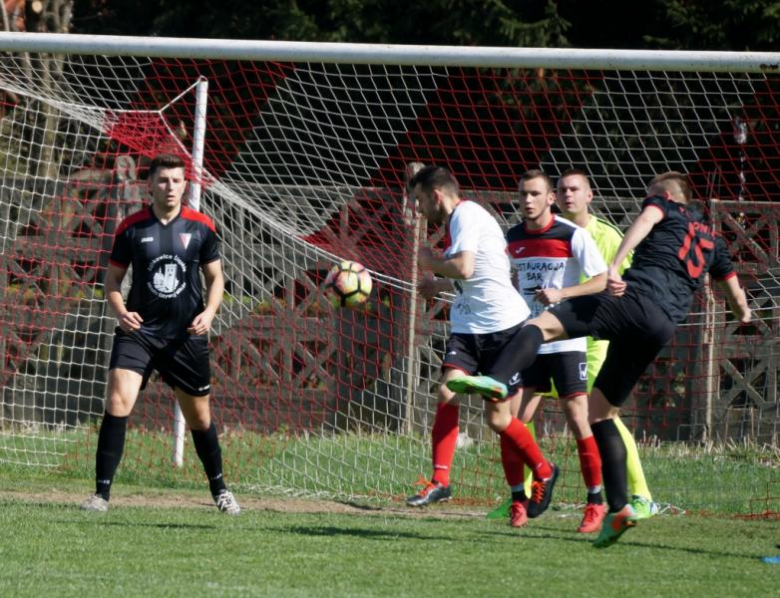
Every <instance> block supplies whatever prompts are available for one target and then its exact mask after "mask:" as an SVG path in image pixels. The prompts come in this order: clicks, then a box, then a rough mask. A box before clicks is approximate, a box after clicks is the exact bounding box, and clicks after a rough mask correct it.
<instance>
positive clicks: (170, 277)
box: [146, 254, 187, 299]
mask: <svg viewBox="0 0 780 598" xmlns="http://www.w3.org/2000/svg"><path fill="white" fill-rule="evenodd" d="M186 272H187V265H186V264H185V263H184V262H183V261H182V259H181V258H180V257H178V256H176V255H168V254H163V255H161V256H159V257H156V258H155V259H153V260H152V261H151V262H149V274H150V276H149V278H148V279H147V283H146V285H147V286H148V287H149V290H150V291H151V292H152V293H153V294H154V295H156V296H157V297H160V298H161V299H172V298H174V297H176V296H178V295H179V293H181V292H182V291H183V290H184V289H186V288H187V282H186V280H185V279H184V274H185V273H186Z"/></svg>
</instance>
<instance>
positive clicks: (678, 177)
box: [648, 170, 693, 203]
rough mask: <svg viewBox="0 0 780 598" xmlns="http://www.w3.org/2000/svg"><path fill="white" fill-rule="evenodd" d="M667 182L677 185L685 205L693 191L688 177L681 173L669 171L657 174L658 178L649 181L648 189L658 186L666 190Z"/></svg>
mask: <svg viewBox="0 0 780 598" xmlns="http://www.w3.org/2000/svg"><path fill="white" fill-rule="evenodd" d="M669 182H673V183H677V185H678V186H679V187H680V192H681V193H682V194H683V197H684V198H685V202H686V203H688V202H690V201H691V197H692V196H693V190H692V189H691V185H690V183H689V182H688V177H687V176H685V175H684V174H683V173H682V172H677V171H675V170H670V171H669V172H664V173H663V174H659V175H658V176H656V177H654V178H653V180H652V181H650V185H648V188H649V187H652V186H653V185H660V186H661V187H663V188H664V189H668V183H669Z"/></svg>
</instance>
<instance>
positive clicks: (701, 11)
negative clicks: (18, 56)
mask: <svg viewBox="0 0 780 598" xmlns="http://www.w3.org/2000/svg"><path fill="white" fill-rule="evenodd" d="M73 22H74V28H73V31H74V33H94V34H117V35H159V36H172V37H205V38H223V39H278V40H299V41H327V42H364V43H396V44H452V45H478V46H509V47H513V46H514V47H566V46H571V47H581V48H647V49H661V48H663V49H691V50H694V49H698V50H736V51H740V50H775V49H776V48H777V46H778V37H779V36H780V2H777V1H773V0H722V1H720V2H712V1H710V0H646V1H645V2H640V3H634V2H626V1H625V0H589V1H588V2H582V1H581V0H459V1H456V0H428V1H427V2H424V3H406V2H399V1H398V0H267V1H265V2H259V3H252V2H247V1H246V0H221V1H219V2H214V1H213V0H189V1H188V2H179V1H175V0H157V1H156V2H149V1H148V0H121V1H120V0H74V19H73Z"/></svg>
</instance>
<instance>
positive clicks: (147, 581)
mask: <svg viewBox="0 0 780 598" xmlns="http://www.w3.org/2000/svg"><path fill="white" fill-rule="evenodd" d="M20 486H22V487H23V488H20ZM88 486H89V485H88V484H86V483H83V482H77V481H75V480H59V481H58V482H57V483H56V484H53V483H51V481H47V480H46V478H44V477H41V478H38V477H35V478H29V479H27V480H22V481H21V482H20V481H19V480H9V479H8V478H4V479H3V480H2V481H1V482H0V526H2V529H3V530H4V532H5V540H4V541H3V542H2V543H1V544H0V562H2V567H0V595H2V596H16V597H22V596H36V597H37V596H47V595H50V596H63V597H64V596H78V597H83V596H88V595H101V596H187V597H197V596H275V597H276V596H279V597H285V596H293V597H303V596H313V597H314V596H316V597H329V596H334V597H336V596H338V597H343V596H367V597H373V596H375V597H381V596H392V597H398V596H419V595H427V594H430V593H432V592H433V593H435V595H437V596H452V597H455V596H457V597H461V596H479V597H484V596H513V595H518V594H524V595H533V594H539V595H544V596H618V595H628V596H631V597H632V598H639V597H642V596H680V597H686V596H691V597H694V596H695V597H699V596H706V595H712V596H730V597H734V596H751V597H755V596H770V595H773V594H774V592H776V590H777V587H778V582H780V567H777V566H772V565H766V564H764V563H761V562H760V560H759V558H760V557H761V556H764V555H769V554H776V553H777V552H778V549H776V548H775V547H774V545H775V543H776V542H778V541H779V540H780V523H778V522H777V521H740V520H735V519H723V518H713V517H696V516H675V517H672V516H660V517H656V518H653V519H651V520H649V521H645V522H642V523H640V526H639V527H638V528H637V529H636V530H632V531H630V532H629V533H627V534H626V535H625V536H624V537H623V539H622V540H621V542H620V543H619V544H617V545H616V546H613V547H611V548H609V549H607V550H596V549H594V548H592V547H591V545H590V538H586V537H583V536H581V535H578V534H576V533H575V532H574V531H573V530H574V528H575V527H576V523H577V519H576V517H574V516H573V515H568V516H561V515H560V514H558V513H554V512H552V513H548V514H545V515H544V516H543V517H542V518H540V519H538V520H536V521H533V522H531V525H530V526H529V527H528V528H526V529H524V530H512V529H510V528H509V527H508V526H506V525H505V524H504V523H503V522H497V521H488V520H486V519H484V517H482V516H481V514H480V513H479V512H475V511H474V510H471V511H468V512H462V513H461V512H459V511H458V510H457V509H455V508H453V507H439V506H437V507H433V508H431V509H430V510H428V511H426V513H427V514H429V515H430V516H427V517H425V516H424V517H412V516H409V515H407V514H406V512H405V511H403V510H400V509H391V508H379V507H377V508H374V509H366V510H363V511H361V510H359V509H355V510H354V512H353V513H350V514H341V513H324V514H323V513H315V512H308V513H307V512H303V513H294V512H276V511H269V510H262V509H260V508H255V509H252V508H251V507H250V508H245V510H244V513H243V514H242V515H241V516H239V517H234V518H231V517H227V516H224V515H221V514H220V513H218V512H217V511H216V509H214V508H211V507H206V506H203V507H200V506H198V505H196V506H195V507H192V508H181V507H176V508H173V507H171V508H140V507H127V506H122V505H121V503H120V502H119V501H116V502H117V504H115V505H114V506H112V509H111V510H110V511H109V512H108V513H84V512H81V511H79V510H78V508H77V501H75V500H74V501H68V502H52V501H51V500H48V499H47V497H46V494H47V492H49V493H51V494H52V496H54V495H55V494H56V495H57V496H58V497H59V499H60V500H62V493H69V494H73V495H74V496H80V495H81V494H84V493H86V492H88ZM24 487H26V488H27V489H28V490H27V491H28V492H29V493H34V494H35V497H36V498H34V499H33V500H30V499H25V500H22V499H21V498H19V497H20V496H21V494H20V493H19V490H20V489H24ZM139 490H140V489H138V488H132V487H126V488H125V489H124V492H125V493H131V494H132V493H135V492H138V491H139ZM12 491H14V492H12ZM150 494H151V495H152V496H161V497H164V498H166V499H168V500H169V501H170V500H172V499H173V500H175V499H176V497H181V498H182V502H183V503H185V504H188V505H192V500H190V499H189V494H188V493H187V492H184V493H183V494H182V493H181V492H179V493H173V492H172V491H165V490H156V491H152V492H151V493H150ZM312 504H313V505H314V504H316V503H312ZM437 513H438V514H441V513H447V514H449V516H444V517H442V518H437V517H435V515H436V514H437Z"/></svg>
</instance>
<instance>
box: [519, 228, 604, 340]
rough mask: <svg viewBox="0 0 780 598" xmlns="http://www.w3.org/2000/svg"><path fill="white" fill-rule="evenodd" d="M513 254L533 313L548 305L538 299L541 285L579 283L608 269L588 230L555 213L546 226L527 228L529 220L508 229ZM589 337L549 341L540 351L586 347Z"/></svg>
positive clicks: (520, 280)
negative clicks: (540, 228) (535, 228)
mask: <svg viewBox="0 0 780 598" xmlns="http://www.w3.org/2000/svg"><path fill="white" fill-rule="evenodd" d="M506 238H507V242H508V244H509V256H510V259H511V261H512V267H513V268H514V269H515V270H516V272H517V286H518V290H519V291H520V294H521V295H522V296H523V298H524V299H525V300H526V302H527V303H528V307H529V308H530V309H531V315H532V317H536V316H538V315H539V314H540V313H542V312H543V311H544V310H545V309H547V307H545V306H544V305H542V304H541V303H539V302H538V301H536V299H535V298H534V295H535V293H536V291H538V290H540V289H563V288H567V287H573V286H577V285H578V284H579V283H580V281H581V280H582V277H586V278H592V277H593V276H596V275H598V274H602V273H603V272H606V271H607V265H606V263H604V258H603V257H602V256H601V252H600V251H599V249H598V247H597V246H596V243H595V242H594V241H593V239H592V238H591V236H590V235H589V234H588V232H587V231H586V230H585V229H584V228H581V227H579V226H577V225H576V224H574V223H573V222H569V221H568V220H566V219H565V218H562V217H560V216H554V217H553V220H552V221H551V222H550V224H549V225H548V226H546V227H545V228H543V229H542V230H526V228H525V223H524V222H521V223H520V224H516V225H515V226H513V227H512V228H510V229H509V231H507V234H506ZM586 349H587V339H586V338H585V337H582V338H572V339H566V340H563V341H555V342H552V343H545V344H543V345H542V346H541V348H540V349H539V353H562V352H564V351H585V350H586Z"/></svg>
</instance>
